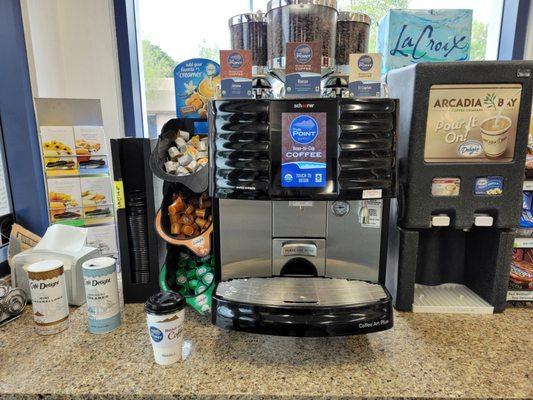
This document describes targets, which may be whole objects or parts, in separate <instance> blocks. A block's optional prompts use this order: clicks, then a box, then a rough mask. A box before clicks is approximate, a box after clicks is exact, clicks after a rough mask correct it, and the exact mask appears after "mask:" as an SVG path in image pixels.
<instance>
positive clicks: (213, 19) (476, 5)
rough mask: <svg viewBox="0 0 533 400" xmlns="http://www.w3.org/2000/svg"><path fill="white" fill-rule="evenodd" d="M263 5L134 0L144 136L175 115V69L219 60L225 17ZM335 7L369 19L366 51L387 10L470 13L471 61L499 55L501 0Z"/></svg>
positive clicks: (354, 0)
mask: <svg viewBox="0 0 533 400" xmlns="http://www.w3.org/2000/svg"><path fill="white" fill-rule="evenodd" d="M267 3H268V0H231V1H220V0H196V1H176V0H158V1H150V0H137V6H138V16H137V21H138V24H139V32H140V35H139V36H140V41H139V42H140V43H139V48H140V51H139V54H140V61H141V74H142V78H143V83H144V85H143V86H144V107H143V108H144V114H145V115H144V120H145V132H147V133H148V132H149V135H150V137H154V135H156V134H157V133H158V132H159V131H160V130H161V126H162V125H163V124H164V123H165V122H166V121H167V120H168V119H170V118H173V117H174V116H175V112H176V111H175V99H174V83H173V78H172V71H173V69H174V66H175V65H176V64H177V63H179V62H181V61H184V60H186V59H188V58H194V57H205V58H210V59H213V60H215V61H218V51H219V50H220V49H228V48H229V46H230V38H229V29H228V19H229V18H230V17H232V16H234V15H236V14H241V13H245V12H250V11H257V10H261V11H263V12H266V5H267ZM338 8H339V10H355V11H362V12H365V13H367V14H369V15H370V17H371V18H372V28H371V37H370V51H373V50H375V43H376V32H377V22H378V21H379V20H380V19H381V18H382V17H383V16H384V15H385V14H386V13H387V11H388V10H389V9H390V8H411V9H427V8H434V9H438V8H463V9H465V8H466V9H472V10H473V16H474V20H473V26H472V48H471V59H472V60H495V59H497V56H498V43H499V36H500V23H501V18H502V8H503V0H487V1H479V0H338ZM148 121H149V122H150V124H148Z"/></svg>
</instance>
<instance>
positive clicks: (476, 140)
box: [424, 84, 522, 163]
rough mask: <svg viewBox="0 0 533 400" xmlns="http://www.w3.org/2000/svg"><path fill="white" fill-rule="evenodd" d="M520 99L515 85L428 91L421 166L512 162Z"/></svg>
mask: <svg viewBox="0 0 533 400" xmlns="http://www.w3.org/2000/svg"><path fill="white" fill-rule="evenodd" d="M521 93H522V86H521V85H520V84H464V85H463V84H457V85H433V86H432V87H431V90H430V93H429V105H428V114H427V125H426V143H425V149H424V161H426V162H428V163H435V162H450V163H469V162H486V163H505V162H511V161H512V160H513V155H514V149H515V141H516V124H517V122H518V112H519V108H520V96H521Z"/></svg>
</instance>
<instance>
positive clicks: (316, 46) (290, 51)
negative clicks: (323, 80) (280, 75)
mask: <svg viewBox="0 0 533 400" xmlns="http://www.w3.org/2000/svg"><path fill="white" fill-rule="evenodd" d="M321 48H322V45H321V43H320V42H303V43H300V42H289V43H287V44H286V51H285V54H286V60H285V96H286V97H317V96H320V70H321V65H320V64H321V63H320V59H321V54H322V53H321Z"/></svg>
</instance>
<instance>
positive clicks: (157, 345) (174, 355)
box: [144, 291, 186, 365]
mask: <svg viewBox="0 0 533 400" xmlns="http://www.w3.org/2000/svg"><path fill="white" fill-rule="evenodd" d="M185 304H186V302H185V298H184V297H183V296H182V295H180V294H179V293H175V292H171V291H169V292H159V293H157V294H154V295H153V296H151V297H150V298H149V299H148V300H147V301H146V303H145V305H144V310H145V311H146V322H147V325H148V334H149V336H150V341H151V343H152V348H153V350H154V360H155V362H156V363H157V364H160V365H170V364H174V363H175V362H177V361H180V360H181V351H182V343H183V326H184V322H185Z"/></svg>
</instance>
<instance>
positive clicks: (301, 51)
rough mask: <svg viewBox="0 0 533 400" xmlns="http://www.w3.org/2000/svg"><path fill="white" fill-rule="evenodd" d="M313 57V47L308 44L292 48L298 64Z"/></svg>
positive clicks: (306, 61) (304, 62)
mask: <svg viewBox="0 0 533 400" xmlns="http://www.w3.org/2000/svg"><path fill="white" fill-rule="evenodd" d="M312 57H313V49H311V46H309V45H308V44H305V43H304V44H301V45H299V46H297V47H296V49H294V59H295V60H296V62H297V63H298V64H306V63H308V62H309V61H311V58H312Z"/></svg>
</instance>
